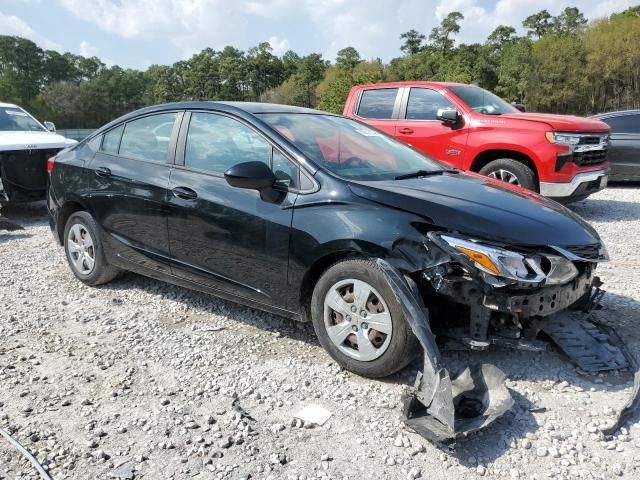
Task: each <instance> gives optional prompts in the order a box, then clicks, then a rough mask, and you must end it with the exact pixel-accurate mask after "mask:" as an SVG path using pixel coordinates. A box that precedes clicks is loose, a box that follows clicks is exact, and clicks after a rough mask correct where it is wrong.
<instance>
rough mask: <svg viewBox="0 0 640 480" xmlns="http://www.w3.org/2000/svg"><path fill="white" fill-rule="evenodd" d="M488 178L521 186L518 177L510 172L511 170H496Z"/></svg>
mask: <svg viewBox="0 0 640 480" xmlns="http://www.w3.org/2000/svg"><path fill="white" fill-rule="evenodd" d="M487 176H488V177H491V178H496V179H498V180H502V181H503V182H507V183H510V184H512V185H518V186H520V181H519V180H518V177H516V175H515V174H514V173H512V172H510V171H509V170H504V169H502V168H501V169H499V170H495V171H493V172H491V173H489V174H488V175H487Z"/></svg>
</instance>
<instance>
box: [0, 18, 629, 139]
mask: <svg viewBox="0 0 640 480" xmlns="http://www.w3.org/2000/svg"><path fill="white" fill-rule="evenodd" d="M463 19H464V16H463V15H462V13H460V12H455V11H454V12H451V13H449V14H448V15H447V17H446V18H444V19H443V20H442V22H441V23H440V24H439V25H438V26H437V27H435V28H434V29H433V30H432V31H431V32H430V33H429V34H428V35H426V34H423V33H421V32H418V31H416V30H409V31H408V32H405V33H403V34H402V35H401V36H400V39H399V40H400V42H401V45H400V50H401V52H402V53H403V55H402V56H400V57H398V58H394V59H392V60H391V61H390V62H389V63H384V62H383V61H382V60H380V59H370V60H366V59H362V58H361V57H360V54H359V53H358V51H357V50H356V49H355V48H353V47H346V48H344V49H342V50H340V51H339V52H338V53H337V56H336V58H335V60H334V61H333V62H330V61H328V60H326V59H324V58H323V57H322V55H321V54H319V53H311V54H309V55H305V56H301V55H298V54H297V53H295V52H294V51H287V52H286V53H285V54H284V55H282V56H277V55H274V53H273V50H272V48H271V46H270V45H269V44H268V43H266V42H264V43H260V44H259V45H257V46H256V47H253V48H250V49H248V50H247V51H246V52H245V51H242V50H239V49H237V48H235V47H232V46H227V47H225V48H223V49H222V50H214V49H211V48H205V49H204V50H202V51H201V52H200V53H197V54H195V55H193V56H192V57H191V58H190V59H188V60H181V61H178V62H176V63H174V64H173V65H152V66H150V67H149V68H148V69H147V70H145V71H139V70H134V69H124V68H121V67H119V66H117V65H113V66H107V65H105V64H104V63H103V62H102V61H101V60H100V59H99V58H97V57H91V58H86V57H83V56H80V55H74V54H71V53H68V52H67V53H64V54H61V53H59V52H56V51H53V50H43V49H41V48H40V47H39V46H38V45H36V44H35V43H34V42H32V41H30V40H27V39H25V38H21V37H15V36H0V101H4V102H12V103H17V104H19V105H21V106H23V107H25V108H27V109H28V110H30V111H31V112H32V113H34V114H35V115H36V116H38V117H39V118H42V119H45V118H46V119H47V120H52V121H54V122H56V124H57V125H58V126H59V127H61V128H64V127H67V128H83V127H84V128H94V127H98V126H100V125H102V124H104V123H107V122H108V121H110V120H112V119H113V118H115V117H117V116H119V115H121V114H123V113H126V112H128V111H131V110H134V109H137V108H140V107H143V106H146V105H151V104H156V103H165V102H173V101H180V100H245V101H256V100H259V101H269V102H275V103H287V104H292V105H300V106H306V107H315V108H320V109H322V110H327V111H331V112H341V111H342V106H343V104H344V101H345V98H346V96H347V94H348V92H349V89H350V88H351V87H352V86H353V85H357V84H361V83H373V82H382V81H395V80H435V81H454V82H462V83H474V84H477V85H480V86H482V87H484V88H486V89H488V90H491V91H493V92H495V93H496V94H498V95H500V96H502V97H503V98H505V99H506V100H508V101H517V102H521V103H524V104H526V106H527V109H528V110H533V111H545V112H553V113H575V114H589V113H595V112H599V111H607V110H618V109H628V108H640V48H638V45H640V5H639V6H636V7H631V8H629V9H627V10H625V11H623V12H620V13H616V14H613V15H611V16H610V17H609V18H604V19H598V20H594V21H592V22H588V20H587V19H586V18H585V17H584V15H583V14H582V13H581V12H580V11H579V9H578V8H575V7H568V8H566V9H565V10H564V11H562V12H561V13H560V14H559V15H557V16H552V15H551V14H549V12H548V11H547V10H542V11H540V12H538V13H536V14H534V15H531V16H529V17H527V18H525V19H524V20H523V21H522V26H523V27H524V29H525V32H526V33H525V35H522V36H518V35H517V32H516V29H515V28H514V27H513V26H509V25H501V26H499V27H497V28H496V29H495V30H494V31H493V32H492V33H491V34H490V35H489V36H488V37H487V39H486V40H485V41H484V43H473V44H464V43H461V44H457V43H456V41H455V37H456V35H457V34H459V33H460V22H461V21H462V20H463Z"/></svg>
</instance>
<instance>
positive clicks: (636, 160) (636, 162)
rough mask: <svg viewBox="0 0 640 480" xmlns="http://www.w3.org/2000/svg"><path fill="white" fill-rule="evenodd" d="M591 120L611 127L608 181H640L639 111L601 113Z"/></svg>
mask: <svg viewBox="0 0 640 480" xmlns="http://www.w3.org/2000/svg"><path fill="white" fill-rule="evenodd" d="M593 118H597V119H599V120H602V121H603V122H605V123H606V124H608V125H609V127H611V146H610V147H609V155H608V156H609V162H610V164H611V171H610V173H609V180H610V181H612V182H620V181H633V182H638V181H640V110H625V111H621V112H610V113H601V114H599V115H594V117H593Z"/></svg>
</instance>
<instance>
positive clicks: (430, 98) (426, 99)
mask: <svg viewBox="0 0 640 480" xmlns="http://www.w3.org/2000/svg"><path fill="white" fill-rule="evenodd" d="M440 108H444V109H453V108H456V107H455V105H454V104H453V103H451V102H450V101H449V100H447V99H446V98H445V97H444V95H442V94H441V93H438V92H436V91H435V90H431V89H429V88H412V89H411V91H410V92H409V101H408V103H407V114H406V117H405V118H406V119H407V120H436V115H437V114H438V110H439V109H440Z"/></svg>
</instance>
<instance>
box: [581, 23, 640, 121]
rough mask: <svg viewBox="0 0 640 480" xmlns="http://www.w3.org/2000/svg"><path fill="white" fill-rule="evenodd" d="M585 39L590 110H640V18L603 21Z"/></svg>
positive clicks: (596, 24)
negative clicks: (639, 46)
mask: <svg viewBox="0 0 640 480" xmlns="http://www.w3.org/2000/svg"><path fill="white" fill-rule="evenodd" d="M584 38H585V44H586V50H587V56H586V57H587V65H586V72H584V73H586V77H587V84H588V86H589V110H590V111H591V112H599V111H607V110H624V109H640V49H639V48H638V45H640V16H638V15H633V14H632V15H616V16H612V17H611V19H610V20H601V21H599V22H596V23H595V24H594V25H592V27H591V28H589V29H587V30H586V31H585V34H584ZM581 73H583V72H581Z"/></svg>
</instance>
